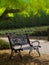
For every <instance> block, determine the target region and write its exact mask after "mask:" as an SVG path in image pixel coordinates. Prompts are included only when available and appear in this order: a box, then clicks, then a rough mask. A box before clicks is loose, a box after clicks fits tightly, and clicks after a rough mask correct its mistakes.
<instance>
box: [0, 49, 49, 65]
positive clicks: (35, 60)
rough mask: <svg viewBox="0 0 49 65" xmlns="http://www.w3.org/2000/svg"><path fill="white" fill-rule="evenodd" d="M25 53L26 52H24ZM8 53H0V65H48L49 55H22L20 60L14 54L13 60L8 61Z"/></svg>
mask: <svg viewBox="0 0 49 65" xmlns="http://www.w3.org/2000/svg"><path fill="white" fill-rule="evenodd" d="M25 53H26V52H25ZM9 56H10V52H9V51H8V52H7V51H6V50H4V51H1V52H0V65H49V55H44V54H41V56H40V57H38V56H34V54H33V56H32V55H30V56H29V54H22V58H23V59H20V57H19V55H18V54H16V55H15V56H14V58H13V59H9Z"/></svg>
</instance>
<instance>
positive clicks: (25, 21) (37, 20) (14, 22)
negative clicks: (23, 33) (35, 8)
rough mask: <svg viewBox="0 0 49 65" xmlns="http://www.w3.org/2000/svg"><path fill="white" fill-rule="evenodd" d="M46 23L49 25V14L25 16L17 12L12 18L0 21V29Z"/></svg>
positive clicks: (43, 24)
mask: <svg viewBox="0 0 49 65" xmlns="http://www.w3.org/2000/svg"><path fill="white" fill-rule="evenodd" d="M45 25H49V16H48V15H47V16H46V15H44V14H43V15H41V16H40V17H39V16H35V15H34V16H33V15H30V16H29V17H24V16H22V15H20V14H19V15H18V14H17V15H16V16H14V18H10V20H6V21H0V29H15V28H25V27H34V26H45Z"/></svg>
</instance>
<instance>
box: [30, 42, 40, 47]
mask: <svg viewBox="0 0 49 65" xmlns="http://www.w3.org/2000/svg"><path fill="white" fill-rule="evenodd" d="M36 42H37V45H33V44H36ZM30 46H33V47H34V46H36V47H41V46H40V42H39V41H30Z"/></svg>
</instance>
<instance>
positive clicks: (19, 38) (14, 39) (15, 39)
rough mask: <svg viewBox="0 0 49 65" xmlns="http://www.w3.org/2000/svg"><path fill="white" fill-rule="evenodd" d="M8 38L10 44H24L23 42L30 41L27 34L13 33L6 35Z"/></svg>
mask: <svg viewBox="0 0 49 65" xmlns="http://www.w3.org/2000/svg"><path fill="white" fill-rule="evenodd" d="M8 39H9V41H10V44H11V45H12V46H14V45H25V44H28V43H30V41H29V38H28V35H16V34H13V35H11V36H8Z"/></svg>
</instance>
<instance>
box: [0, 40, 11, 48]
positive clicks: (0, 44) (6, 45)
mask: <svg viewBox="0 0 49 65" xmlns="http://www.w3.org/2000/svg"><path fill="white" fill-rule="evenodd" d="M0 49H10V45H9V43H8V42H6V41H5V40H2V39H0Z"/></svg>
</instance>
